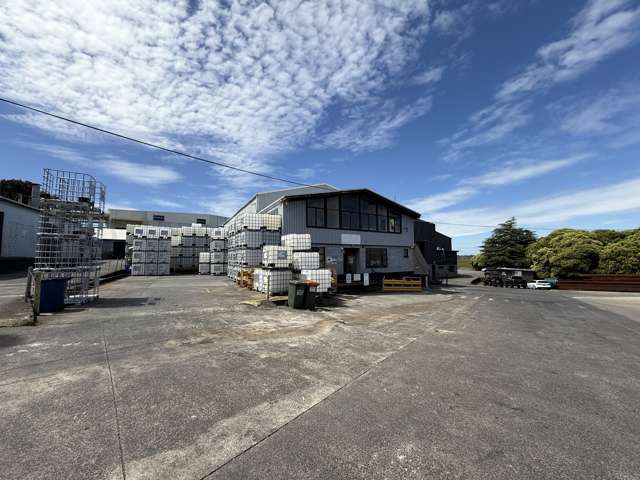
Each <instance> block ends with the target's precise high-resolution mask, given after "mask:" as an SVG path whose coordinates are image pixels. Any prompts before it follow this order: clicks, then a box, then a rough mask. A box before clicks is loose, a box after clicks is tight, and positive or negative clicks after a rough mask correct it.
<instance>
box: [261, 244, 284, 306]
mask: <svg viewBox="0 0 640 480" xmlns="http://www.w3.org/2000/svg"><path fill="white" fill-rule="evenodd" d="M292 261H293V249H292V248H291V247H283V246H279V245H266V246H264V247H262V268H256V269H255V270H254V272H253V288H254V289H255V290H257V291H259V292H262V293H266V294H267V295H275V294H280V293H286V292H287V290H288V289H289V281H290V280H291V262H292Z"/></svg>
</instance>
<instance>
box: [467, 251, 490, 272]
mask: <svg viewBox="0 0 640 480" xmlns="http://www.w3.org/2000/svg"><path fill="white" fill-rule="evenodd" d="M486 266H487V261H486V259H485V258H484V255H483V254H481V253H479V254H478V255H474V256H473V258H471V268H473V269H474V270H482V269H483V268H484V267H486Z"/></svg>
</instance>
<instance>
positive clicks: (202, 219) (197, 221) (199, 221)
mask: <svg viewBox="0 0 640 480" xmlns="http://www.w3.org/2000/svg"><path fill="white" fill-rule="evenodd" d="M196 223H199V224H200V225H206V224H207V221H206V220H205V219H204V218H196Z"/></svg>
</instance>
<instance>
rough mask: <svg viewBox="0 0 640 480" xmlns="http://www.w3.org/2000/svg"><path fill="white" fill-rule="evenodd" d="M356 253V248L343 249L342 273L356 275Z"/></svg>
mask: <svg viewBox="0 0 640 480" xmlns="http://www.w3.org/2000/svg"><path fill="white" fill-rule="evenodd" d="M358 251H359V249H357V248H345V249H344V273H358Z"/></svg>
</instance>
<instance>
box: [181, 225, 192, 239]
mask: <svg viewBox="0 0 640 480" xmlns="http://www.w3.org/2000/svg"><path fill="white" fill-rule="evenodd" d="M180 235H182V236H183V237H191V236H192V235H195V232H194V229H193V227H180Z"/></svg>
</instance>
